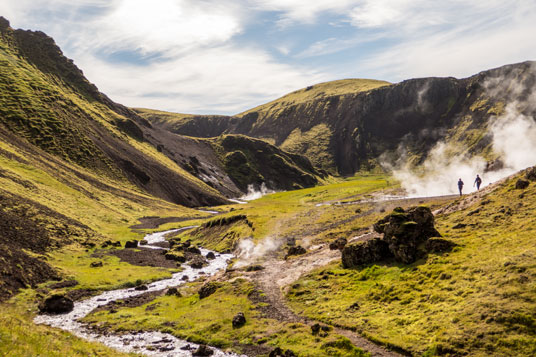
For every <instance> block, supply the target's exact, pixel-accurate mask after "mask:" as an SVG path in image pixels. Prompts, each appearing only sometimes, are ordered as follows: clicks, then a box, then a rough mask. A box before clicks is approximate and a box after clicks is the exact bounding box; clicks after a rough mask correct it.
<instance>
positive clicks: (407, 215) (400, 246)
mask: <svg viewBox="0 0 536 357" xmlns="http://www.w3.org/2000/svg"><path fill="white" fill-rule="evenodd" d="M374 230H375V231H376V232H378V233H383V234H384V235H383V238H382V239H383V241H384V242H386V243H387V244H388V245H389V251H390V252H391V253H392V254H393V256H394V258H395V260H396V261H399V262H401V263H406V264H409V263H413V262H414V261H416V260H417V259H418V258H419V257H420V256H421V254H422V253H421V252H420V251H419V249H418V247H419V245H420V244H422V243H424V242H425V241H426V240H428V239H429V238H430V237H440V236H441V234H439V232H438V231H437V230H436V229H435V227H434V215H433V213H432V211H431V210H430V208H428V207H423V206H418V207H412V208H410V209H408V210H407V211H404V209H402V208H400V207H398V208H395V209H394V210H393V213H391V214H390V215H388V216H386V217H384V218H383V219H381V220H380V221H378V222H377V223H375V224H374Z"/></svg>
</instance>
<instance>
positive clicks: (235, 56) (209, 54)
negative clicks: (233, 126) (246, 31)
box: [79, 46, 327, 114]
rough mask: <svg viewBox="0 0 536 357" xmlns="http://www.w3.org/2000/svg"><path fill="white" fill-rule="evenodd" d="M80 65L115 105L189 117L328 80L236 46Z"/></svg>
mask: <svg viewBox="0 0 536 357" xmlns="http://www.w3.org/2000/svg"><path fill="white" fill-rule="evenodd" d="M215 59H217V60H215ZM79 65H81V67H82V68H87V70H85V73H86V75H87V76H88V78H89V79H90V80H92V81H94V82H95V83H98V84H99V89H100V90H102V91H103V92H104V93H108V94H109V95H110V96H111V97H112V99H113V100H115V101H118V102H119V103H122V104H125V105H129V106H136V107H149V108H157V109H162V110H171V111H177V112H185V111H186V112H192V113H210V112H212V113H228V114H235V113H238V112H240V111H243V110H246V109H249V108H251V107H253V106H256V105H259V104H262V103H264V102H265V101H268V100H272V99H275V98H277V97H279V96H281V95H284V94H286V93H288V92H290V91H292V90H295V89H296V88H297V87H298V88H300V87H305V86H307V85H309V84H310V83H312V82H313V83H314V82H321V81H325V80H326V79H327V78H326V76H325V75H322V74H320V73H318V72H317V71H314V70H312V69H307V68H297V67H293V66H290V65H285V64H281V63H277V62H275V61H274V60H273V59H272V58H271V57H270V56H269V55H268V54H267V53H266V52H264V51H262V50H259V49H251V48H249V49H248V48H239V47H235V46H220V47H211V48H205V49H200V50H197V51H195V52H193V53H191V54H188V55H184V56H181V57H177V58H174V59H172V60H168V61H163V62H156V63H153V64H151V65H149V66H134V65H123V66H116V65H113V64H110V63H107V62H104V61H102V60H99V59H97V58H94V57H93V58H85V59H82V60H81V62H80V63H79Z"/></svg>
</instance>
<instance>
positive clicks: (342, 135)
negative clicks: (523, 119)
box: [136, 62, 536, 175]
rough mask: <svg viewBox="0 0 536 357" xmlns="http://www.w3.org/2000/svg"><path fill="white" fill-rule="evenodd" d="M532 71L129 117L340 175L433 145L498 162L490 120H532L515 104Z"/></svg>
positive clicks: (322, 90) (417, 156) (374, 84)
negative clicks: (514, 113)
mask: <svg viewBox="0 0 536 357" xmlns="http://www.w3.org/2000/svg"><path fill="white" fill-rule="evenodd" d="M535 69H536V65H535V62H523V63H518V64H513V65H507V66H503V67H500V68H496V69H492V70H488V71H484V72H481V73H479V74H477V75H475V76H472V77H469V78H465V79H456V78H450V77H449V78H420V79H411V80H406V81H403V82H401V83H397V84H389V83H386V82H380V81H370V80H360V79H354V80H345V81H334V82H328V83H321V84H318V85H314V86H310V87H307V88H305V89H302V90H299V91H296V92H294V93H291V94H289V95H287V96H284V97H282V98H280V99H277V100H275V101H273V102H270V103H268V104H265V105H261V106H259V107H256V108H254V109H251V110H248V111H246V112H244V113H241V114H238V115H235V116H231V117H225V116H206V115H198V116H196V115H185V114H171V113H162V112H154V111H148V110H142V109H136V111H137V112H138V113H139V114H140V115H142V116H144V117H145V118H146V119H148V120H149V121H150V122H151V123H153V124H154V125H156V126H159V127H162V128H165V129H167V130H170V131H172V132H174V133H179V134H185V135H190V136H197V137H211V136H217V135H221V134H223V133H239V134H244V135H248V136H252V137H257V138H263V139H265V140H268V141H269V142H271V143H273V144H274V145H277V146H279V147H281V148H282V149H284V150H286V151H289V152H292V153H296V154H303V155H305V156H307V157H308V158H309V159H310V160H311V162H312V163H313V164H315V165H316V166H319V167H322V168H323V169H326V170H329V171H331V172H333V173H339V174H342V175H349V174H352V173H354V172H357V171H359V170H371V169H374V168H377V167H379V166H380V162H381V161H382V160H386V159H391V160H394V159H396V158H397V157H399V156H400V153H404V155H406V156H407V158H408V161H409V162H410V163H412V164H419V163H422V162H423V160H424V159H425V158H426V157H427V155H428V154H429V152H430V150H431V148H433V147H434V146H435V145H436V144H437V143H438V142H440V141H444V142H446V143H450V144H452V147H453V151H452V154H453V155H455V154H469V155H472V154H477V153H478V154H482V155H484V157H486V159H488V160H489V161H490V164H491V163H493V162H494V161H495V160H497V159H498V158H499V157H498V155H497V153H494V152H493V150H491V136H490V135H489V132H488V131H487V129H488V127H489V125H490V119H491V118H493V117H497V116H499V117H500V116H501V115H503V114H504V113H505V112H506V108H507V106H508V104H509V103H511V102H514V101H515V102H517V103H520V104H521V105H519V106H518V108H517V109H518V110H519V113H520V114H524V115H529V116H534V114H536V112H535V109H534V108H535V106H534V105H528V104H527V105H525V104H523V102H524V101H526V100H528V99H529V97H530V95H534V94H533V93H534V83H535V82H536V70H535Z"/></svg>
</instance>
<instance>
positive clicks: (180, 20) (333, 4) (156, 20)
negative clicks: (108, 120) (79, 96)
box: [0, 0, 536, 114]
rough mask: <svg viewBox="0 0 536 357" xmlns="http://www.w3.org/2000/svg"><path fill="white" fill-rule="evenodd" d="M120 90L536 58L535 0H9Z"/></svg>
mask: <svg viewBox="0 0 536 357" xmlns="http://www.w3.org/2000/svg"><path fill="white" fill-rule="evenodd" d="M0 15H1V16H4V17H6V18H7V19H8V20H9V21H10V22H11V26H12V27H14V28H22V29H31V30H40V31H43V32H45V33H47V34H48V35H50V36H52V37H53V38H54V39H55V41H56V43H57V44H58V45H59V46H60V47H61V48H62V50H63V52H64V53H65V55H66V56H67V57H69V58H72V59H73V60H74V62H75V63H76V64H77V65H78V67H80V68H81V69H82V70H83V72H84V74H85V75H86V77H87V78H88V79H89V80H90V81H91V82H93V83H95V84H96V85H97V87H98V88H99V89H100V90H101V91H102V92H104V93H105V94H107V95H108V96H109V97H110V98H112V99H113V100H114V101H116V102H119V103H121V104H124V105H128V106H131V107H145V108H153V109H160V110H168V111H173V112H179V113H192V114H237V113H240V112H242V111H245V110H247V109H250V108H252V107H255V106H257V105H260V104H263V103H266V102H268V101H270V100H273V99H276V98H278V97H280V96H282V95H284V94H286V93H289V92H291V91H294V90H297V89H300V88H303V87H306V86H309V85H313V84H315V83H320V82H325V81H331V80H337V79H344V78H372V79H381V80H386V81H389V82H393V83H395V82H399V81H402V80H404V79H409V78H416V77H428V76H454V77H457V78H463V77H468V76H470V75H473V74H476V73H478V72H480V71H483V70H486V69H489V68H494V67H498V66H501V65H504V64H509V63H516V62H522V61H526V60H536V46H534V38H535V35H536V1H534V0H502V1H497V0H443V1H430V0H428V1H427V0H315V1H311V0H235V1H230V0H217V1H216V0H151V1H149V0H1V1H0Z"/></svg>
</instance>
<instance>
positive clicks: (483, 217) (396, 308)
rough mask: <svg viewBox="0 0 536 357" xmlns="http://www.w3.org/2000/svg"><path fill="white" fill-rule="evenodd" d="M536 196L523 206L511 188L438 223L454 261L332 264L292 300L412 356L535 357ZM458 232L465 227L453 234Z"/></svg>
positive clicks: (297, 288) (447, 256)
mask: <svg viewBox="0 0 536 357" xmlns="http://www.w3.org/2000/svg"><path fill="white" fill-rule="evenodd" d="M535 191H536V190H535V188H534V187H532V188H531V189H530V191H528V192H526V193H525V196H524V197H525V198H524V199H520V198H519V194H520V192H519V191H518V190H515V189H513V181H511V182H509V183H508V184H507V185H506V186H505V187H503V188H501V189H500V190H499V191H498V192H496V193H494V194H492V195H491V194H490V195H489V196H488V198H487V199H484V200H490V202H489V203H487V204H484V205H481V204H480V205H479V203H480V202H476V203H475V204H474V205H473V206H471V207H469V208H467V209H466V210H462V211H458V212H455V213H451V214H446V215H443V216H439V217H438V218H437V228H438V230H439V231H440V232H441V233H442V234H443V236H444V237H445V238H447V239H450V240H453V241H454V242H456V243H457V244H458V245H459V246H458V247H456V248H455V249H454V251H453V252H451V253H444V254H430V255H429V256H428V257H427V258H426V259H423V260H420V261H417V262H416V263H414V264H411V265H398V264H376V265H370V266H367V267H363V268H361V269H342V268H341V267H340V264H338V263H337V264H333V265H331V266H328V267H324V268H321V269H318V270H316V271H314V272H313V273H311V274H309V275H308V276H306V277H304V278H302V279H301V280H300V281H298V282H297V283H296V284H295V285H294V286H293V288H292V289H291V290H290V291H289V294H288V298H289V300H290V302H291V304H292V306H293V308H294V310H295V311H296V312H298V313H302V314H305V315H306V316H309V317H311V318H314V319H318V320H320V321H324V322H326V323H330V324H335V325H340V326H344V327H346V328H350V329H354V330H357V331H359V332H361V333H362V334H364V335H365V336H367V337H369V338H371V339H373V340H376V341H380V342H382V343H385V344H392V345H395V346H397V347H399V348H402V349H404V350H406V351H409V352H410V353H412V354H424V355H441V354H449V353H450V354H454V355H460V354H465V353H469V354H470V355H472V356H476V355H481V356H486V355H490V354H493V355H510V356H516V355H532V354H534V353H536V337H535V335H536V329H535V326H536V325H535V320H534V316H535V313H536V309H535V306H536V305H535V304H534V299H535V298H536V287H535V285H534V280H533V278H532V277H534V276H535V275H536V264H534V256H535V254H536V245H535V243H534V239H533V237H534V233H535V230H536V220H535V219H534V217H533V215H532V212H534V209H535V208H536V201H535V200H534V199H533V197H534V192H535ZM477 209H478V210H479V211H478V212H477V213H473V214H469V213H470V212H474V211H476V210H477ZM459 223H463V224H466V225H467V227H465V228H462V229H453V228H452V227H454V226H455V225H457V224H459Z"/></svg>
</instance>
